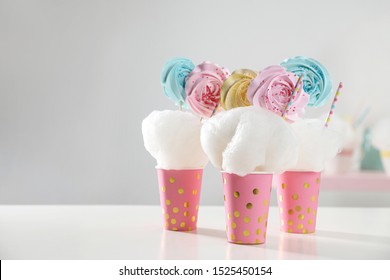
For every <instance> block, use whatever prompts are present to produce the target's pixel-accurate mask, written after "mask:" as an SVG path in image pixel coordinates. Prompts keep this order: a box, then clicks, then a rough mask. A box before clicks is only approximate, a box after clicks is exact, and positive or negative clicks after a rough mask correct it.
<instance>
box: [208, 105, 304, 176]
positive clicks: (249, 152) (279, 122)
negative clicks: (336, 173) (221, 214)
mask: <svg viewBox="0 0 390 280" xmlns="http://www.w3.org/2000/svg"><path fill="white" fill-rule="evenodd" d="M201 143H202V147H203V150H204V151H205V152H206V154H207V155H208V157H209V159H210V161H211V163H212V164H213V165H214V166H215V167H217V168H219V169H222V170H224V171H226V172H229V173H235V174H238V175H241V176H244V175H246V174H248V173H250V172H254V171H265V172H277V173H279V172H282V171H284V170H286V169H288V168H289V167H291V166H293V164H294V163H295V162H296V160H297V141H296V139H295V137H294V134H293V132H292V130H291V128H290V127H289V125H288V124H287V123H286V122H285V121H283V119H282V118H280V117H279V116H276V115H275V114H273V113H271V112H269V111H266V110H264V109H262V108H258V107H243V108H235V109H232V110H228V111H225V112H221V113H218V114H217V115H216V116H214V117H212V118H210V119H208V120H207V121H205V122H204V124H203V127H202V132H201Z"/></svg>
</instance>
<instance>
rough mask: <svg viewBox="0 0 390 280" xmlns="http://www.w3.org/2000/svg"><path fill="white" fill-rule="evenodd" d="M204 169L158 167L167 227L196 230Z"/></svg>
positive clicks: (170, 228) (169, 228) (178, 229)
mask: <svg viewBox="0 0 390 280" xmlns="http://www.w3.org/2000/svg"><path fill="white" fill-rule="evenodd" d="M202 174H203V169H188V170H166V169H157V175H158V183H159V190H160V204H161V207H162V213H163V219H164V224H165V229H167V230H177V231H192V230H196V223H197V221H198V209H199V200H200V190H201V185H202Z"/></svg>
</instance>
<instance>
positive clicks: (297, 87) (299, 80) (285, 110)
mask: <svg viewBox="0 0 390 280" xmlns="http://www.w3.org/2000/svg"><path fill="white" fill-rule="evenodd" d="M302 77H303V75H301V76H299V79H298V81H297V83H296V84H295V87H294V89H293V91H292V92H291V95H290V98H289V100H288V102H287V105H286V108H284V112H283V114H282V118H283V119H284V120H285V119H286V115H287V111H288V109H289V108H290V107H291V105H292V103H293V99H294V95H295V94H296V93H297V92H298V91H299V88H300V87H299V86H300V83H301V80H302Z"/></svg>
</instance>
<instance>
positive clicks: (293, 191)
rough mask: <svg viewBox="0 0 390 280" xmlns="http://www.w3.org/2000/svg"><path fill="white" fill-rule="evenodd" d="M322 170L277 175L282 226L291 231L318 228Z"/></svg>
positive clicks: (287, 172)
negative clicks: (317, 217)
mask: <svg viewBox="0 0 390 280" xmlns="http://www.w3.org/2000/svg"><path fill="white" fill-rule="evenodd" d="M320 177H321V172H310V171H286V172H284V173H282V174H281V175H279V176H275V182H276V190H277V199H278V206H279V210H280V228H281V230H282V231H284V232H289V233H313V232H315V230H316V216H317V208H318V195H319V191H320Z"/></svg>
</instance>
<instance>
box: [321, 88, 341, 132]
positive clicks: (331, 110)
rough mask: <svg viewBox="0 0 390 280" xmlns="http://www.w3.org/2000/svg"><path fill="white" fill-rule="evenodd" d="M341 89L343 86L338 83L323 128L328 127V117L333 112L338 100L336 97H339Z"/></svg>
mask: <svg viewBox="0 0 390 280" xmlns="http://www.w3.org/2000/svg"><path fill="white" fill-rule="evenodd" d="M342 88H343V84H342V83H341V82H340V83H339V87H338V88H337V91H336V95H335V96H334V99H333V102H332V106H331V107H330V111H329V114H328V118H327V119H326V123H325V127H328V126H329V122H330V117H331V116H332V115H333V110H334V108H335V107H336V102H337V100H338V96H339V95H340V93H341V89H342Z"/></svg>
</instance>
